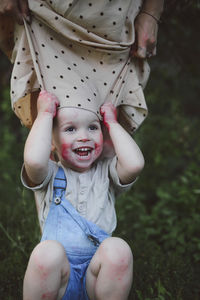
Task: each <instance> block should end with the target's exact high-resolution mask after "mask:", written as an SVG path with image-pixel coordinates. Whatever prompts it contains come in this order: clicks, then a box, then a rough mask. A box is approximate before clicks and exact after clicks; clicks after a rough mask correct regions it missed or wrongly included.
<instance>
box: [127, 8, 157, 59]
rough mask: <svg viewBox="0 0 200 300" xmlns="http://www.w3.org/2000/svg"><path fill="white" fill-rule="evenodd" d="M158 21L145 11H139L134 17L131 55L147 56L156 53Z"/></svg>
mask: <svg viewBox="0 0 200 300" xmlns="http://www.w3.org/2000/svg"><path fill="white" fill-rule="evenodd" d="M157 33H158V22H157V21H156V20H155V19H154V18H153V17H152V16H150V15H148V14H146V13H142V12H141V13H140V14H139V15H138V16H137V17H136V19H135V35H136V37H135V43H134V44H133V46H132V49H131V55H132V56H136V57H138V58H146V57H147V58H149V57H151V56H155V55H156V44H157Z"/></svg>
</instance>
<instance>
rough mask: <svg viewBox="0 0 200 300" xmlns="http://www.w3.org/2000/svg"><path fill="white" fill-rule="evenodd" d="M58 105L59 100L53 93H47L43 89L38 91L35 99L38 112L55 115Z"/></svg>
mask: <svg viewBox="0 0 200 300" xmlns="http://www.w3.org/2000/svg"><path fill="white" fill-rule="evenodd" d="M58 105H59V100H58V98H57V97H56V96H55V95H54V94H51V93H48V92H47V91H45V90H43V91H41V92H40V94H39V97H38V100H37V109H38V113H39V112H48V113H50V114H52V116H53V117H55V116H56V111H57V106H58Z"/></svg>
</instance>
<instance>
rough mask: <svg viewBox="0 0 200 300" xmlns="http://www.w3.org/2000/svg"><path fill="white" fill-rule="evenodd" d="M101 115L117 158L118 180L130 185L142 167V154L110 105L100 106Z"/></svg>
mask: <svg viewBox="0 0 200 300" xmlns="http://www.w3.org/2000/svg"><path fill="white" fill-rule="evenodd" d="M101 114H102V116H103V122H104V124H105V126H106V127H107V129H108V131H109V134H110V138H111V140H112V143H113V146H114V149H115V153H116V156H117V173H118V176H119V179H120V181H121V183H122V184H128V183H131V182H132V181H133V180H134V179H135V178H136V177H137V176H138V175H139V173H140V172H141V170H142V169H143V167H144V157H143V155H142V152H141V151H140V148H139V147H138V145H137V144H136V143H135V141H134V140H133V138H132V137H131V136H130V135H129V134H128V133H127V131H126V130H125V129H124V128H123V127H122V126H121V125H120V124H119V123H118V122H117V117H116V108H115V107H114V106H113V104H112V103H105V104H104V105H102V107H101Z"/></svg>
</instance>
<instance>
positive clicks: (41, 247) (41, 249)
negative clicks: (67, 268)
mask: <svg viewBox="0 0 200 300" xmlns="http://www.w3.org/2000/svg"><path fill="white" fill-rule="evenodd" d="M66 259H67V258H66V254H65V250H64V247H63V246H62V245H61V244H60V243H58V242H57V241H52V240H47V241H43V242H41V243H39V244H38V245H37V246H36V247H35V248H34V250H33V252H32V254H31V257H30V261H29V264H32V265H33V266H34V268H35V269H37V271H38V273H39V274H40V275H41V276H45V274H48V273H49V272H51V271H56V270H59V269H61V268H62V265H63V261H64V260H66Z"/></svg>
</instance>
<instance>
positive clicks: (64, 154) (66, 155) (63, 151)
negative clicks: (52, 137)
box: [61, 143, 70, 160]
mask: <svg viewBox="0 0 200 300" xmlns="http://www.w3.org/2000/svg"><path fill="white" fill-rule="evenodd" d="M69 148H70V145H68V144H66V143H63V144H62V145H61V156H62V158H63V159H64V160H67V159H69V157H70V154H69Z"/></svg>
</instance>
